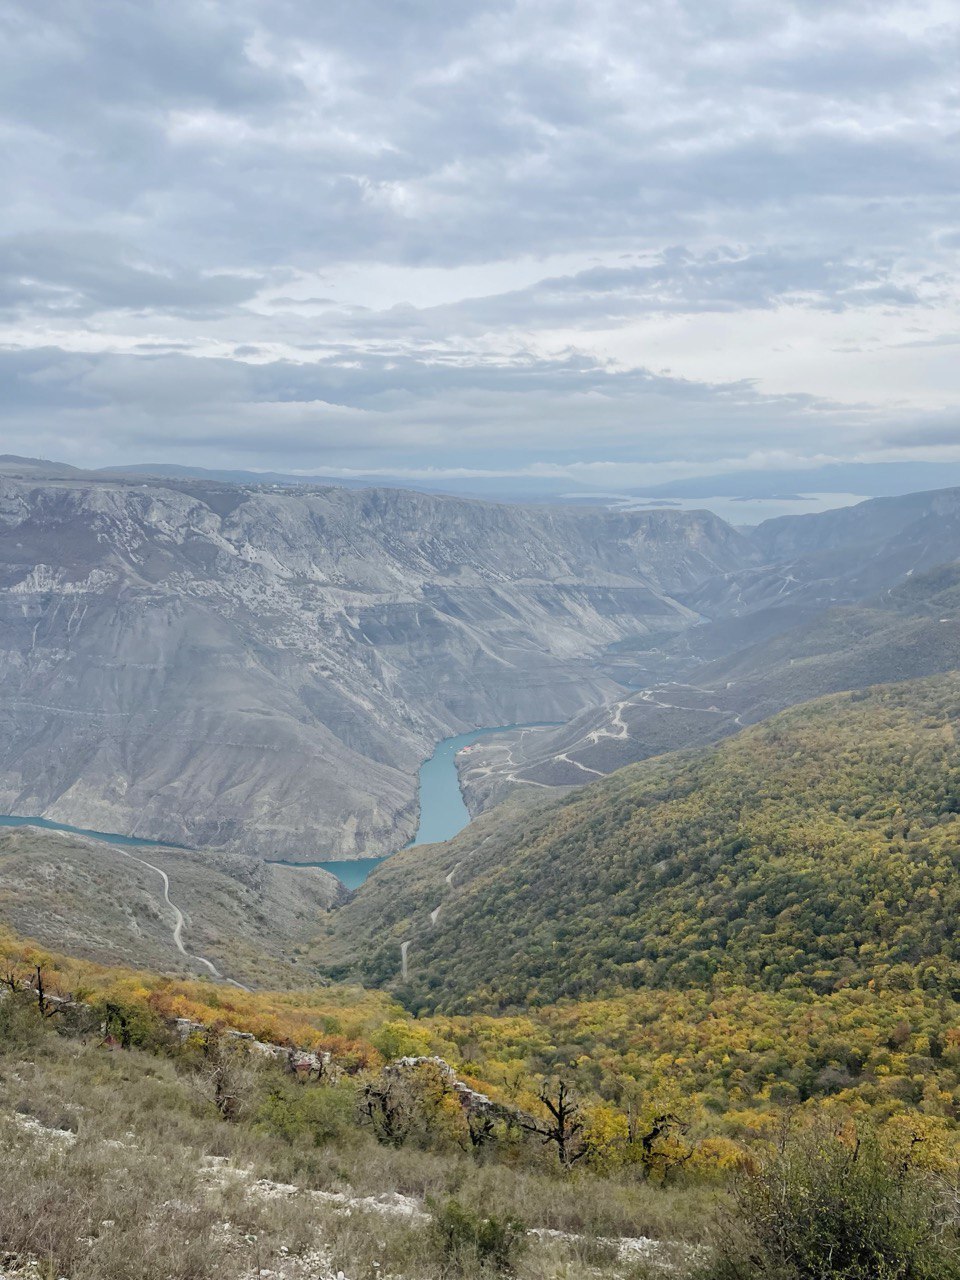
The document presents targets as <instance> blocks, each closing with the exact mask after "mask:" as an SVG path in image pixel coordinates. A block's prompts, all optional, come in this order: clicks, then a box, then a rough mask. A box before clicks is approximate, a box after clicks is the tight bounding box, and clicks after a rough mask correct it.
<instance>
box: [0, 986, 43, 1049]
mask: <svg viewBox="0 0 960 1280" xmlns="http://www.w3.org/2000/svg"><path fill="white" fill-rule="evenodd" d="M43 1031H44V1022H43V1019H42V1018H41V1016H40V1011H39V1009H38V1008H37V998H36V996H35V995H34V994H33V992H26V991H17V992H12V991H5V992H2V993H0V1053H13V1052H16V1051H17V1050H20V1049H28V1048H31V1047H32V1046H33V1045H35V1044H36V1043H37V1041H38V1040H39V1039H40V1037H41V1035H42V1034H43Z"/></svg>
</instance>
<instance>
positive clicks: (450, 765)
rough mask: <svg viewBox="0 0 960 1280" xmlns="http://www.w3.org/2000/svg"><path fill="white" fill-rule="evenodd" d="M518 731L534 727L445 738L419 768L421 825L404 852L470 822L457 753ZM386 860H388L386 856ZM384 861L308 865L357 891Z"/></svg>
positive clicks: (448, 836)
mask: <svg viewBox="0 0 960 1280" xmlns="http://www.w3.org/2000/svg"><path fill="white" fill-rule="evenodd" d="M521 727H523V728H533V727H534V726H532V725H529V726H527V725H524V726H521V725H516V724H504V725H499V726H497V727H496V728H493V729H474V730H473V731H472V732H471V733H458V734H456V735H455V736H454V737H452V738H444V739H443V740H442V741H441V742H439V743H438V744H437V748H436V750H435V751H434V753H433V755H432V756H431V757H430V759H429V760H425V761H424V762H423V764H422V765H421V766H420V792H419V794H420V823H419V825H418V827H417V834H416V835H415V836H414V837H413V839H412V840H411V841H410V843H409V844H408V845H405V846H404V847H405V848H407V849H409V848H411V847H412V846H413V845H417V844H438V843H439V842H440V841H441V840H452V839H453V837H454V836H455V835H457V833H458V832H460V831H462V830H463V828H464V827H465V826H466V825H467V823H468V822H469V821H470V814H469V812H468V810H467V806H466V805H465V804H464V803H463V795H462V794H461V791H460V778H459V776H458V774H457V765H456V755H457V752H458V751H462V750H463V749H464V747H470V746H472V745H473V744H474V743H475V742H479V740H480V739H481V738H486V737H489V736H490V735H491V734H495V733H506V732H508V730H510V729H519V728H521ZM385 856H386V857H388V858H389V857H390V855H389V854H386V855H385ZM383 861H384V858H351V859H349V860H347V861H338V862H316V863H310V864H309V865H310V866H318V867H322V868H323V869H324V871H330V872H332V873H333V874H334V875H335V876H336V877H337V879H338V880H339V881H340V882H341V884H343V885H344V887H345V888H347V889H359V888H360V886H361V885H362V884H363V882H364V880H366V878H367V876H368V875H369V874H370V872H371V871H373V869H374V867H379V865H380V863H381V862H383ZM300 865H301V866H303V865H304V864H303V863H301V864H300Z"/></svg>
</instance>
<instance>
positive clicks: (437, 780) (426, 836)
mask: <svg viewBox="0 0 960 1280" xmlns="http://www.w3.org/2000/svg"><path fill="white" fill-rule="evenodd" d="M541 727H544V728H545V727H546V725H542V726H541V725H539V724H537V725H516V724H505V725H499V726H497V727H496V728H492V729H474V730H472V731H471V732H470V733H458V734H456V735H455V736H454V737H452V738H444V739H443V740H442V742H439V743H438V744H437V748H436V750H435V751H434V753H433V755H432V756H431V757H430V759H429V760H425V761H424V762H423V764H422V765H421V766H420V790H419V796H420V822H419V825H418V827H417V834H416V835H415V836H414V838H413V839H412V840H411V841H410V844H408V845H406V846H405V848H408V849H409V848H410V847H411V846H412V845H417V844H437V843H439V842H440V841H442V840H451V839H452V838H453V837H454V836H455V835H456V834H457V833H458V832H460V831H462V830H463V828H464V827H465V826H466V825H467V823H468V822H469V821H470V814H469V813H468V811H467V806H466V805H465V804H464V802H463V795H462V794H461V792H460V779H459V776H458V775H457V765H456V755H457V752H458V751H462V750H463V749H464V747H469V746H472V745H473V743H475V742H479V741H480V739H481V738H486V737H489V736H491V735H492V734H496V733H506V732H508V730H510V729H521V728H524V729H534V728H541ZM0 827H41V828H43V829H44V830H46V831H67V832H70V833H71V834H72V835H78V836H90V837H91V838H92V839H94V840H102V841H104V842H105V843H107V844H119V845H123V846H125V847H126V848H135V849H146V848H150V847H153V848H157V847H158V846H160V847H164V848H167V849H180V848H183V846H182V845H175V844H171V843H170V842H169V841H164V840H144V839H142V838H141V837H139V836H120V835H116V834H114V833H112V832H109V831H90V830H87V828H85V827H71V826H68V825H67V824H66V823H64V822H52V821H50V819H49V818H17V817H10V816H7V815H0ZM385 856H386V857H389V856H390V855H389V854H387V855H385ZM268 861H269V859H268ZM383 861H384V859H383V858H351V859H349V860H344V861H335V862H295V863H290V862H285V863H284V865H285V866H299V867H322V868H323V869H324V870H325V871H330V872H332V873H333V875H335V876H336V877H337V879H338V880H339V881H340V882H341V883H342V884H343V885H344V886H345V887H346V888H347V889H359V888H360V886H361V885H362V884H363V882H364V880H366V878H367V876H368V875H369V874H370V872H371V871H373V869H374V867H378V866H379V865H380V863H381V862H383Z"/></svg>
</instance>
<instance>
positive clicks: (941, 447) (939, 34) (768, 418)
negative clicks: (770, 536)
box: [0, 0, 960, 483]
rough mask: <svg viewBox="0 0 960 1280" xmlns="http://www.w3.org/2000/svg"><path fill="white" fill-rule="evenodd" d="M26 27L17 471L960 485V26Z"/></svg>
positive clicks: (677, 22)
mask: <svg viewBox="0 0 960 1280" xmlns="http://www.w3.org/2000/svg"><path fill="white" fill-rule="evenodd" d="M0 33H2V36H3V39H2V41H0V111H2V120H0V127H2V129H3V133H4V141H5V151H6V154H7V156H8V157H9V160H8V165H7V175H8V184H7V185H8V198H7V202H6V207H5V217H4V220H3V231H4V235H3V237H2V239H0V341H2V343H3V350H2V352H0V376H2V377H3V380H4V386H5V388H6V389H7V394H6V395H5V397H4V407H3V424H2V426H3V440H4V444H5V447H6V448H7V449H8V450H10V451H14V452H22V453H30V454H36V453H46V454H48V455H53V456H58V457H62V458H65V459H66V460H69V461H74V462H80V463H84V464H88V465H97V464H103V463H109V462H116V461H119V460H128V461H135V460H137V459H145V458H162V457H169V458H173V457H176V458H178V459H179V460H181V461H192V462H196V463H199V464H207V465H215V464H223V463H229V464H231V465H238V466H252V467H258V466H261V467H271V466H283V467H284V468H287V469H305V470H329V469H334V468H337V469H341V470H347V471H351V472H355V471H356V472H364V471H377V470H390V471H392V472H394V473H397V472H401V471H404V470H408V471H410V473H411V474H413V473H416V472H421V471H423V470H424V469H425V468H430V469H439V470H440V471H441V472H444V471H446V472H449V471H453V470H466V471H468V472H469V471H478V472H483V471H491V470H493V471H496V472H508V473H518V474H542V473H544V472H545V471H546V472H555V473H558V474H570V475H571V477H574V476H575V477H577V478H578V479H581V480H584V479H586V480H593V479H595V480H596V481H597V483H608V482H610V481H611V480H612V479H614V478H616V477H619V479H620V480H621V482H623V480H624V479H625V478H628V479H629V480H630V481H631V482H633V483H641V482H643V481H647V482H650V483H654V482H656V481H657V480H660V479H663V478H668V477H670V476H671V475H682V474H685V473H686V474H690V473H691V472H694V471H697V470H699V471H703V470H705V469H707V470H711V469H712V470H716V469H720V470H723V469H731V470H732V469H740V468H742V467H743V466H744V464H745V463H746V465H748V466H757V467H763V466H781V465H783V464H784V462H785V461H788V462H793V463H797V462H799V463H801V464H802V463H803V462H804V461H812V460H813V459H815V458H819V457H835V458H852V457H860V458H863V457H869V458H877V459H882V458H897V457H915V458H931V457H938V456H942V457H945V458H947V457H950V458H954V457H957V456H960V412H958V402H960V380H958V378H957V375H956V371H955V366H956V363H957V347H958V344H960V318H958V314H957V301H958V287H957V264H956V258H957V252H958V249H960V235H958V232H957V230H956V227H957V225H958V218H957V214H958V204H960V199H958V183H957V180H956V163H955V160H956V154H955V151H956V108H957V105H958V104H957V98H958V91H957V86H956V76H955V68H956V65H957V55H958V52H960V19H958V16H957V11H956V7H955V6H954V5H951V4H946V3H935V2H930V3H926V4H911V5H909V6H906V5H905V6H902V7H898V6H895V5H893V6H884V7H883V8H882V9H881V10H878V9H877V8H876V6H871V5H868V4H865V3H852V2H850V3H838V4H834V5H831V6H823V5H819V4H812V3H801V2H795V3H793V4H784V5H778V6H769V5H763V4H760V3H746V2H744V3H729V4H726V5H723V6H716V5H711V4H706V3H697V2H695V0H685V2H684V0H675V2H674V3H666V2H660V3H656V4H651V5H642V6H639V7H638V6H637V5H635V4H626V3H619V2H612V0H611V2H608V3H600V4H596V3H592V4H590V5H586V4H578V3H569V2H568V3H560V2H558V0H537V2H534V0H518V2H516V3H504V4H483V3H481V4H477V5H474V6H471V7H470V10H469V12H468V13H466V14H465V12H464V10H463V8H462V7H461V6H456V5H453V6H451V5H441V4H435V3H432V2H430V0H423V2H421V3H417V4H407V5H395V4H387V3H384V2H383V0H380V2H378V3H374V2H371V0H368V2H366V3H362V2H361V3H358V4H353V5H350V6H334V5H324V6H315V5H309V4H307V3H305V0H286V2H281V3H276V4H272V5H270V6H266V5H264V4H254V3H243V2H242V0H241V2H240V3H232V4H226V3H216V2H213V3H208V4H204V5H202V6H201V5H197V4H195V3H193V2H192V0H189V2H188V0H182V2H177V0H168V2H165V3H163V4H160V3H145V4H138V5H132V4H129V3H127V2H126V0H113V3H110V0H107V2H106V3H103V4H100V5H98V6H96V9H91V8H89V7H88V8H87V9H84V8H83V6H76V5H74V4H71V3H67V2H66V0H63V2H61V3H56V2H55V3H53V4H51V5H48V6H45V7H44V9H43V11H42V13H40V12H38V11H37V10H36V6H33V5H28V4H26V3H23V4H18V3H13V4H12V5H9V6H7V8H6V10H5V11H4V15H3V16H2V17H0ZM624 468H625V470H624Z"/></svg>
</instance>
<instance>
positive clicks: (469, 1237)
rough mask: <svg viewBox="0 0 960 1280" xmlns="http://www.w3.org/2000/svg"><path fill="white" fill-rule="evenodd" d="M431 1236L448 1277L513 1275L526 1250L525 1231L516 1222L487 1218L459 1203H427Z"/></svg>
mask: <svg viewBox="0 0 960 1280" xmlns="http://www.w3.org/2000/svg"><path fill="white" fill-rule="evenodd" d="M428 1205H429V1208H430V1213H431V1216H432V1221H431V1234H432V1237H433V1242H434V1246H435V1248H436V1250H437V1253H438V1254H439V1257H440V1260H441V1262H442V1264H443V1267H444V1270H445V1273H446V1274H450V1275H463V1274H470V1273H471V1272H476V1271H482V1270H491V1271H499V1272H501V1273H507V1274H509V1273H511V1272H512V1271H513V1270H514V1269H515V1266H516V1263H517V1261H518V1260H519V1258H520V1255H521V1254H522V1253H523V1251H524V1249H525V1248H526V1244H527V1239H526V1228H525V1227H524V1225H523V1223H522V1222H519V1221H518V1220H517V1219H516V1218H484V1217H482V1216H481V1215H480V1214H479V1213H474V1212H473V1211H472V1210H470V1209H467V1208H464V1206H463V1205H462V1204H461V1203H460V1202H459V1200H453V1199H451V1200H446V1201H444V1202H443V1203H438V1202H437V1201H435V1200H431V1201H429V1202H428Z"/></svg>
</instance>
